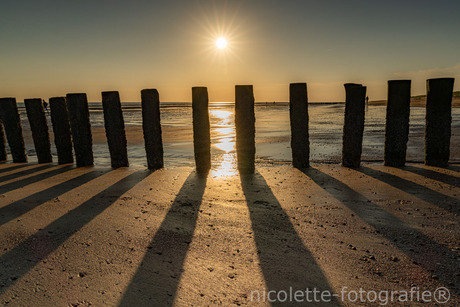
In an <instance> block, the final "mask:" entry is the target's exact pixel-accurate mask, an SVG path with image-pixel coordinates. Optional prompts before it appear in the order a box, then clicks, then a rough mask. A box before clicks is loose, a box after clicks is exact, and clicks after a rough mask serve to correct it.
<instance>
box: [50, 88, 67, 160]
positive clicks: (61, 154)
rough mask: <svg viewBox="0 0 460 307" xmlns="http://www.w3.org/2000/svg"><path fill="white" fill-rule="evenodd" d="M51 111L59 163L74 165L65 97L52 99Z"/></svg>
mask: <svg viewBox="0 0 460 307" xmlns="http://www.w3.org/2000/svg"><path fill="white" fill-rule="evenodd" d="M50 110H51V123H52V124H53V132H54V144H56V150H57V155H58V163H59V164H66V163H73V155H72V135H71V134H70V122H69V112H68V110H67V103H66V101H65V97H53V98H50Z"/></svg>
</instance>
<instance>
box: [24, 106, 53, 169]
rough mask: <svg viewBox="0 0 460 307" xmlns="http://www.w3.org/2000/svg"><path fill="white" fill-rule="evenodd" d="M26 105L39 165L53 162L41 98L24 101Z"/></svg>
mask: <svg viewBox="0 0 460 307" xmlns="http://www.w3.org/2000/svg"><path fill="white" fill-rule="evenodd" d="M24 104H25V106H26V112H27V118H28V119H29V124H30V130H32V138H33V140H34V146H35V152H36V153H37V158H38V163H50V162H53V158H52V156H51V145H50V135H49V132H48V123H47V120H46V116H45V110H44V109H43V104H42V100H41V98H32V99H24Z"/></svg>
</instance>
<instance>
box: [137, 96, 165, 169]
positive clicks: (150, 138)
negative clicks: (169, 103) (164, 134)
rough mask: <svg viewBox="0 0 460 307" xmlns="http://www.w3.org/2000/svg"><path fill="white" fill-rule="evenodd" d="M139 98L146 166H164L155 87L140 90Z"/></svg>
mask: <svg viewBox="0 0 460 307" xmlns="http://www.w3.org/2000/svg"><path fill="white" fill-rule="evenodd" d="M141 100H142V128H143V131H144V141H145V152H146V154H147V167H148V168H149V169H151V170H156V169H159V168H162V167H163V166H164V162H163V141H162V138H161V120H160V98H159V95H158V91H157V90H156V89H145V90H142V91H141Z"/></svg>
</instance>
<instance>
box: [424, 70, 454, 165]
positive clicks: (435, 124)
mask: <svg viewBox="0 0 460 307" xmlns="http://www.w3.org/2000/svg"><path fill="white" fill-rule="evenodd" d="M426 88H427V97H426V126H425V164H426V165H431V166H441V167H443V166H447V165H448V164H449V155H450V134H451V124H452V92H453V89H454V78H439V79H428V80H427V82H426Z"/></svg>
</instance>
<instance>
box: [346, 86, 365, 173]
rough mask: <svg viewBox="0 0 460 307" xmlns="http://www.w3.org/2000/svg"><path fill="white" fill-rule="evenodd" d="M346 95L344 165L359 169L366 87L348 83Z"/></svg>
mask: <svg viewBox="0 0 460 307" xmlns="http://www.w3.org/2000/svg"><path fill="white" fill-rule="evenodd" d="M345 93H346V98H345V124H344V127H343V147H342V165H343V166H346V167H359V165H360V164H361V152H362V145H363V132H364V109H365V99H366V87H365V86H362V85H361V84H353V83H347V84H345Z"/></svg>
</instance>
